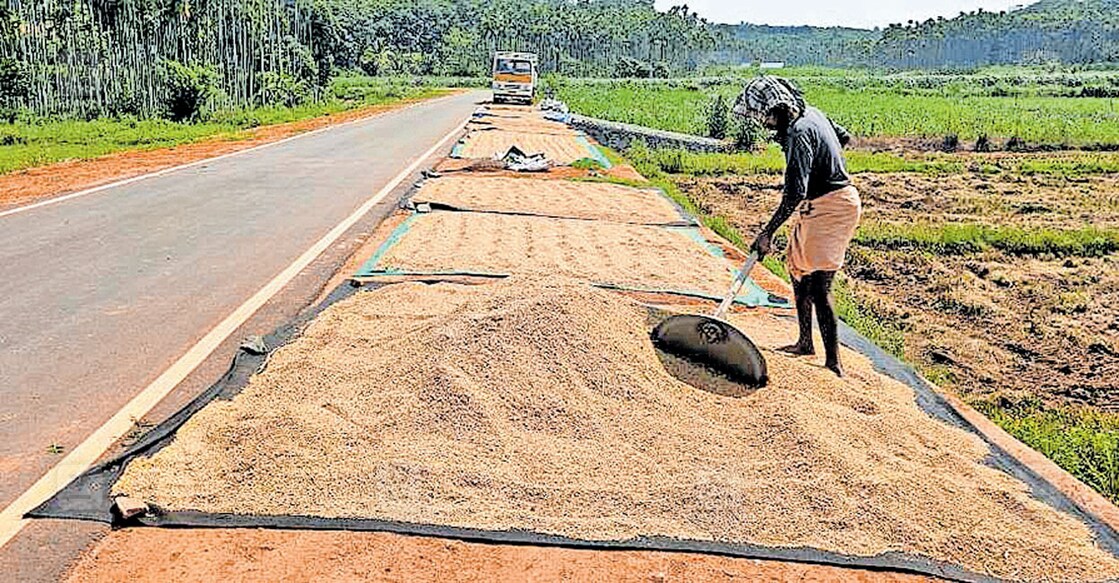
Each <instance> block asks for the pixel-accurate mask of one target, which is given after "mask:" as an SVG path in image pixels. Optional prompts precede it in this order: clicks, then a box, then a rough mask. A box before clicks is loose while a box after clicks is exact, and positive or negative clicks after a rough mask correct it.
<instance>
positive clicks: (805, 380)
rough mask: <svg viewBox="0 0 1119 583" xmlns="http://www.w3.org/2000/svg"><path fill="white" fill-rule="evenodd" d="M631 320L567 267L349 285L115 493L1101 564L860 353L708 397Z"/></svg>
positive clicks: (1054, 566) (750, 325)
mask: <svg viewBox="0 0 1119 583" xmlns="http://www.w3.org/2000/svg"><path fill="white" fill-rule="evenodd" d="M777 322H779V320H776V319H774V318H772V317H770V316H765V315H754V316H748V317H743V318H740V319H739V323H740V324H741V325H742V326H744V327H746V328H747V330H748V332H749V333H751V334H754V335H756V336H757V337H758V338H760V339H761V342H762V344H763V345H770V343H771V342H772V343H776V342H778V341H782V340H787V338H784V337H782V334H778V333H776V332H775V330H777V329H778V328H779V327H780V326H788V324H787V323H782V324H778V323H777ZM648 331H649V327H648V322H647V312H646V310H645V309H644V308H643V307H641V306H640V305H638V304H636V303H633V302H631V301H630V300H628V299H626V298H624V297H622V296H619V295H614V294H611V293H608V292H604V291H600V290H594V289H591V288H588V287H586V286H583V285H579V284H575V283H568V282H557V281H540V280H537V281H525V280H516V279H510V280H507V281H503V282H498V283H494V284H489V285H484V286H475V287H468V286H455V285H436V286H424V285H420V284H400V285H393V286H389V287H386V288H382V289H379V290H376V291H371V292H363V293H359V294H357V295H356V296H354V297H352V298H350V299H347V300H345V301H342V302H339V303H338V304H336V305H334V306H332V307H331V308H330V309H328V310H327V311H325V312H324V313H323V314H322V315H321V316H320V317H319V318H317V319H316V320H315V321H314V322H313V323H312V324H311V325H310V326H309V327H308V328H307V330H306V331H305V333H304V334H303V335H302V336H301V337H300V338H299V339H298V340H296V341H294V342H292V343H291V344H290V345H288V346H286V347H284V348H282V349H280V350H279V351H277V352H276V353H275V354H274V355H273V356H272V358H271V359H270V360H269V363H268V366H267V368H266V369H265V370H264V371H262V372H260V373H258V374H257V375H256V376H255V377H254V378H253V379H252V380H251V381H250V383H249V385H248V386H247V387H246V389H245V390H244V391H243V392H242V393H241V394H240V395H239V396H237V397H236V398H235V399H233V400H232V401H229V402H215V403H213V404H211V405H210V406H208V407H207V408H205V409H204V410H203V411H201V412H200V413H198V414H197V415H196V416H195V417H194V418H192V419H191V420H190V421H189V422H188V423H187V424H186V425H185V426H184V427H183V428H182V429H181V430H180V431H179V433H178V435H177V437H176V438H175V440H174V442H173V443H172V444H170V445H169V446H168V447H166V448H164V449H163V450H161V451H160V452H158V453H157V454H156V455H155V456H154V457H152V458H150V459H138V460H136V461H134V462H133V463H132V464H131V465H130V466H129V467H128V469H127V470H126V472H125V474H124V476H123V477H122V479H121V480H120V481H119V482H118V483H117V484H116V486H115V491H116V492H120V493H128V494H130V495H132V496H134V497H137V498H141V499H143V500H146V501H148V502H153V503H155V504H158V505H159V506H161V507H164V508H167V509H171V510H185V509H193V510H201V511H208V512H230V513H239V514H273V515H274V514H290V515H304V516H307V515H309V516H321V517H365V518H379V519H389V520H398V521H406V522H415V523H427V524H442V525H452V526H460V527H472V528H482V529H499V530H500V529H511V528H517V529H529V530H534V531H538V532H546V533H555V534H561V535H567V536H571V537H577V538H584V539H595V540H603V539H625V538H629V537H634V536H638V535H661V536H672V537H680V538H690V539H700V540H717V541H727V542H747V543H753V544H759V545H767V546H777V547H801V546H805V547H814V548H818V549H824V550H829V551H834V552H837V553H843V554H849V555H863V556H868V555H877V554H880V553H884V552H890V551H900V552H905V553H909V554H913V555H920V556H925V557H928V558H931V559H933V560H938V561H945V562H949V563H953V564H957V565H960V566H962V567H964V568H966V569H968V570H970V571H973V572H977V573H984V574H989V575H993V576H996V577H1004V578H1011V579H1022V580H1042V579H1065V580H1077V581H1085V580H1103V579H1107V578H1109V577H1114V576H1116V575H1117V574H1119V561H1117V560H1116V558H1115V557H1114V556H1112V555H1111V554H1109V553H1107V552H1105V551H1103V550H1101V549H1099V548H1098V547H1097V546H1096V545H1095V543H1094V540H1093V536H1092V534H1091V532H1090V531H1089V529H1088V528H1087V527H1086V526H1085V525H1084V524H1082V523H1081V522H1079V521H1077V520H1076V519H1074V518H1072V517H1070V516H1068V515H1065V514H1061V513H1059V512H1057V511H1056V510H1054V509H1052V508H1051V507H1049V506H1047V505H1045V504H1043V503H1041V502H1039V501H1037V500H1035V499H1034V498H1032V497H1031V495H1030V492H1029V489H1028V487H1027V486H1026V485H1025V484H1023V483H1022V482H1020V481H1017V480H1015V479H1013V478H1012V477H1010V476H1008V475H1006V474H1004V473H1002V472H1000V471H998V470H996V469H993V468H991V467H989V466H988V465H985V464H984V458H985V457H986V456H988V454H989V453H990V452H989V451H988V449H987V448H986V447H985V446H984V445H983V443H982V442H981V441H980V440H979V439H978V438H976V437H975V436H973V435H971V434H968V433H966V432H964V431H962V430H959V429H956V428H953V427H949V426H947V425H945V424H943V423H941V422H939V421H936V420H934V419H932V418H930V417H928V416H927V415H925V414H924V413H923V412H921V411H920V410H919V409H918V408H917V407H916V406H915V404H914V397H913V393H912V392H911V391H910V390H909V389H908V388H907V387H905V386H903V385H900V384H898V383H896V382H893V381H891V380H888V379H885V378H883V377H881V376H880V375H878V374H877V373H875V372H874V371H873V370H872V369H871V367H870V365H869V363H867V362H866V361H865V360H863V359H861V358H858V357H856V356H855V355H852V354H848V362H847V365H848V368H849V369H850V378H849V379H846V380H837V379H835V378H834V377H832V376H830V375H829V374H828V373H826V371H823V370H822V369H821V368H820V367H818V366H816V365H813V364H810V363H808V362H806V361H804V360H795V359H790V358H785V357H783V356H779V355H778V354H776V353H773V352H769V351H767V356H768V358H769V361H770V373H771V378H772V379H773V380H772V382H771V385H770V386H769V387H768V388H766V389H764V390H761V391H758V392H756V393H754V394H752V395H750V396H749V397H746V398H741V399H734V398H726V397H720V396H717V395H713V394H710V393H706V392H703V391H699V390H696V389H694V388H692V387H690V386H688V385H685V384H683V383H680V382H678V381H676V380H675V379H673V378H672V377H670V376H668V375H667V374H666V373H665V371H664V369H663V367H662V366H661V364H660V362H659V360H658V357H657V355H656V353H655V352H654V350H653V349H652V347H651V345H650V343H649V340H648ZM785 332H786V333H788V332H790V331H789V330H785Z"/></svg>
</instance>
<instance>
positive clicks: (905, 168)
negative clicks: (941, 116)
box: [630, 145, 1119, 176]
mask: <svg viewBox="0 0 1119 583" xmlns="http://www.w3.org/2000/svg"><path fill="white" fill-rule="evenodd" d="M630 156H631V158H635V159H641V160H643V161H645V162H647V163H649V164H652V165H654V166H656V168H657V169H658V170H660V171H662V172H666V173H668V174H681V175H689V176H731V175H771V176H777V175H781V174H782V173H784V171H785V156H784V154H783V153H782V152H781V148H779V147H777V146H776V145H770V146H768V147H766V148H764V149H762V150H760V151H756V152H735V153H727V154H719V153H709V152H689V151H687V150H676V149H656V150H653V149H650V148H643V147H637V148H634V149H633V151H632V152H631V153H630ZM845 157H846V159H847V170H848V171H849V172H851V173H852V174H890V173H898V172H911V173H917V174H925V175H928V176H945V175H948V174H966V173H973V174H1003V173H1006V174H1012V175H1021V176H1033V175H1048V176H1086V175H1092V174H1114V173H1119V154H1115V153H1111V152H1078V153H1075V154H1031V155H1025V156H1004V157H994V156H990V157H974V158H968V157H964V156H960V155H957V154H942V153H928V154H905V155H903V154H896V153H893V152H872V151H869V150H847V151H846V152H845Z"/></svg>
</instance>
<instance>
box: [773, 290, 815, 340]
mask: <svg viewBox="0 0 1119 583" xmlns="http://www.w3.org/2000/svg"><path fill="white" fill-rule="evenodd" d="M815 275H816V274H814V273H810V274H808V275H806V276H804V277H802V278H800V280H796V279H794V280H793V294H794V296H795V297H796V304H797V327H798V329H799V337H798V338H797V343H796V344H792V345H790V346H785V347H783V348H781V349H780V350H781V351H782V352H788V353H789V354H794V355H797V356H807V355H811V354H816V348H815V346H813V342H812V303H813V298H812V279H813V276H815Z"/></svg>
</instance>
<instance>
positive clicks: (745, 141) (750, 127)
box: [731, 115, 768, 151]
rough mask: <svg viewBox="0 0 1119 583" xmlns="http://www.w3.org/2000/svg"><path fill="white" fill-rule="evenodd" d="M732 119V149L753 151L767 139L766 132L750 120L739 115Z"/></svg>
mask: <svg viewBox="0 0 1119 583" xmlns="http://www.w3.org/2000/svg"><path fill="white" fill-rule="evenodd" d="M734 118H735V119H734V122H733V123H732V125H733V126H734V129H733V130H732V131H731V137H732V139H733V140H734V147H735V148H737V149H738V150H741V151H749V150H753V149H754V148H755V147H757V146H758V144H761V143H762V142H764V141H765V140H766V139H767V137H768V132H766V130H765V128H763V127H762V126H761V124H759V123H758V122H756V121H754V120H753V119H752V118H748V117H742V116H739V115H736V116H734Z"/></svg>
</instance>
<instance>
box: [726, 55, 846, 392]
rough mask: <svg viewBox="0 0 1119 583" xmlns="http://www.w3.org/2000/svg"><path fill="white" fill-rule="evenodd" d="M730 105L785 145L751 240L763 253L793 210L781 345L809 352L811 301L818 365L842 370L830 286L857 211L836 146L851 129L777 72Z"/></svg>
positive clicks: (758, 80) (839, 147)
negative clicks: (780, 185) (774, 194)
mask: <svg viewBox="0 0 1119 583" xmlns="http://www.w3.org/2000/svg"><path fill="white" fill-rule="evenodd" d="M734 112H735V113H736V114H738V115H742V116H750V117H753V118H755V119H756V120H758V121H759V122H760V123H762V124H763V125H764V126H765V127H766V128H767V129H769V130H772V131H776V132H777V136H776V137H777V141H778V143H779V144H781V148H782V149H783V150H784V151H785V163H786V168H785V190H784V195H783V196H782V198H781V204H780V206H779V207H778V208H777V211H776V212H775V213H774V214H773V218H772V219H770V221H769V223H768V224H767V225H766V226H765V228H764V229H763V230H762V232H761V234H759V235H758V238H757V240H756V241H754V244H753V250H754V251H757V252H758V255H759V256H760V257H764V256H765V255H766V254H768V253H769V252H770V251H771V249H772V240H773V234H774V233H775V232H776V231H777V229H779V228H780V227H781V225H782V224H784V223H785V221H787V220H789V218H790V217H793V222H792V226H791V229H790V231H789V245H788V250H787V261H786V263H787V265H788V269H789V275H790V276H792V279H793V290H794V293H795V294H796V307H797V319H798V321H799V324H800V338H799V339H798V340H797V343H796V344H793V345H792V346H787V347H785V348H783V349H782V350H784V351H785V352H789V353H792V354H796V355H808V354H814V353H815V348H814V347H813V342H812V310H813V308H815V309H816V317H817V321H818V322H819V325H820V335H821V337H822V338H823V340H824V349H825V351H826V353H827V358H826V366H827V368H828V369H830V370H832V371H833V372H835V374H837V375H839V376H843V367H842V365H841V364H840V361H839V340H838V334H837V328H838V324H837V322H836V317H835V307H834V304H833V300H832V295H831V287H832V280H833V278H834V277H835V273H836V272H837V271H839V269H840V268H841V267H843V259H844V256H845V255H846V253H847V247H848V246H849V245H850V243H851V238H852V237H854V235H855V229H856V227H858V223H859V217H860V216H861V214H862V204H861V203H860V201H859V192H858V190H856V189H855V187H854V186H852V185H851V177H850V175H848V174H847V169H846V167H845V165H844V160H843V151H842V149H843V146H845V145H846V144H847V142H848V141H849V140H850V137H851V136H850V134H848V133H847V131H846V130H844V129H843V128H842V127H840V126H838V125H836V124H835V123H833V122H832V121H831V120H829V119H828V118H827V117H826V116H825V115H824V114H823V113H822V112H820V110H818V109H816V108H814V107H809V106H808V105H807V104H806V103H805V101H804V96H803V94H802V93H801V92H800V90H799V89H797V87H796V86H795V85H793V84H792V83H790V82H789V81H787V80H785V79H781V78H778V77H769V76H764V77H758V78H756V79H754V80H752V81H750V83H749V84H747V85H746V88H745V89H744V90H743V91H742V94H741V95H740V96H739V97H738V100H737V102H736V103H735V105H734Z"/></svg>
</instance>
